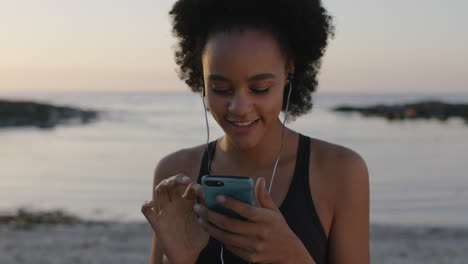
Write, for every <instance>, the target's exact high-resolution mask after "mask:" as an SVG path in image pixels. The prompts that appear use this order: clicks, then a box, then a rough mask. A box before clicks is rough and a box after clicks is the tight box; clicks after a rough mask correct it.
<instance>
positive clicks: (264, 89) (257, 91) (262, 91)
mask: <svg viewBox="0 0 468 264" xmlns="http://www.w3.org/2000/svg"><path fill="white" fill-rule="evenodd" d="M269 90H270V87H267V88H251V89H250V91H251V92H252V93H254V94H263V93H266V92H268V91H269Z"/></svg>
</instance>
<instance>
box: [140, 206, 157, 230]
mask: <svg viewBox="0 0 468 264" xmlns="http://www.w3.org/2000/svg"><path fill="white" fill-rule="evenodd" d="M141 212H142V213H143V215H144V216H145V218H146V220H148V223H149V224H150V225H151V228H152V229H153V231H156V229H155V227H156V216H157V213H156V211H155V208H154V202H153V201H146V202H145V203H144V204H143V205H142V206H141Z"/></svg>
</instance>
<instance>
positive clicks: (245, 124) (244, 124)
mask: <svg viewBox="0 0 468 264" xmlns="http://www.w3.org/2000/svg"><path fill="white" fill-rule="evenodd" d="M253 122H255V121H250V122H242V123H238V122H234V124H235V125H236V126H248V125H250V124H252V123H253Z"/></svg>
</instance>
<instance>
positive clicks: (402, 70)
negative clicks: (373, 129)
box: [0, 0, 468, 93]
mask: <svg viewBox="0 0 468 264" xmlns="http://www.w3.org/2000/svg"><path fill="white" fill-rule="evenodd" d="M173 3H174V0H170V1H169V0H151V1H150V0H41V1H38V0H0V92H9V91H26V92H27V91H161V90H163V91H168V90H169V91H183V90H186V89H187V87H186V85H185V84H184V83H183V82H182V81H181V80H179V79H178V77H177V74H176V72H175V69H176V65H175V63H174V57H173V50H174V49H173V46H174V44H175V39H174V38H173V37H172V34H171V29H170V22H169V16H168V11H169V10H170V8H171V6H172V5H173ZM323 3H324V6H325V7H326V8H327V9H328V11H329V12H330V13H331V14H332V15H333V16H334V21H335V25H336V36H335V38H334V39H333V40H331V42H330V45H329V47H328V50H327V52H326V54H325V56H324V58H323V65H322V70H321V72H320V75H319V91H327V92H375V93H389V92H410V93H419V92H421V93H426V92H431V93H438V92H440V93H446V92H468V16H466V11H468V1H466V0H449V1H440V0H437V1H435V0H392V1H388V0H360V1H346V0H323Z"/></svg>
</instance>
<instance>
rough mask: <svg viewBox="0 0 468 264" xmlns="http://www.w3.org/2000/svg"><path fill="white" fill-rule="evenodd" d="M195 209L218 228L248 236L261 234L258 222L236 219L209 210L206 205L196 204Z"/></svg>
mask: <svg viewBox="0 0 468 264" xmlns="http://www.w3.org/2000/svg"><path fill="white" fill-rule="evenodd" d="M193 207H194V211H195V213H196V214H198V215H199V216H200V217H202V218H203V219H205V220H206V221H208V222H209V223H211V224H213V225H215V226H216V227H218V228H221V229H223V230H226V231H228V232H230V233H235V234H240V235H247V236H260V235H261V234H260V233H259V232H261V230H262V229H261V228H259V227H258V225H257V224H255V223H252V222H247V221H242V220H239V219H235V218H232V217H229V216H226V215H224V214H220V213H217V212H215V211H213V210H209V209H208V208H206V207H205V206H204V205H201V204H195V205H194V206H193Z"/></svg>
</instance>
